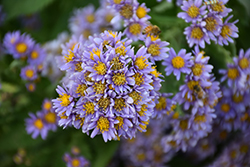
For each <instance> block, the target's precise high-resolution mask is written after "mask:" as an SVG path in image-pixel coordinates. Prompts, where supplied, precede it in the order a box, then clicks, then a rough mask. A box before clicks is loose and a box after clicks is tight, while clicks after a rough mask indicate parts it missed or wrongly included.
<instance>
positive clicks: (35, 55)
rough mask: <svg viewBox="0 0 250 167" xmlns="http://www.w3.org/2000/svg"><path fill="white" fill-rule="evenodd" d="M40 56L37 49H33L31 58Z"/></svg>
mask: <svg viewBox="0 0 250 167" xmlns="http://www.w3.org/2000/svg"><path fill="white" fill-rule="evenodd" d="M38 57H39V54H38V53H37V51H32V52H31V58H32V59H37V58H38Z"/></svg>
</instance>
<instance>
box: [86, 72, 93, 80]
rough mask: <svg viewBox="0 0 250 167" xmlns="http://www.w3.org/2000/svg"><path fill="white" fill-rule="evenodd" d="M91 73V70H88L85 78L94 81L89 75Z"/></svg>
mask: <svg viewBox="0 0 250 167" xmlns="http://www.w3.org/2000/svg"><path fill="white" fill-rule="evenodd" d="M90 73H91V72H89V71H87V72H86V73H85V74H84V78H85V80H86V81H88V82H92V81H93V80H92V78H91V77H89V74H90Z"/></svg>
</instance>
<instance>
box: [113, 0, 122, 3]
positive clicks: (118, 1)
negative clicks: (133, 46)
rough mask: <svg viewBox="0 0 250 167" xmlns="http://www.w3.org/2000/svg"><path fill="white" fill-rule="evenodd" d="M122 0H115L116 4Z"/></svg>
mask: <svg viewBox="0 0 250 167" xmlns="http://www.w3.org/2000/svg"><path fill="white" fill-rule="evenodd" d="M121 1H122V0H114V3H115V4H120V3H121Z"/></svg>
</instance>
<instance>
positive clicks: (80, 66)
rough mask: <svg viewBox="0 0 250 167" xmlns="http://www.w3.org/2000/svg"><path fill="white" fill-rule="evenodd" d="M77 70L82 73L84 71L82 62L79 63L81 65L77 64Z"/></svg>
mask: <svg viewBox="0 0 250 167" xmlns="http://www.w3.org/2000/svg"><path fill="white" fill-rule="evenodd" d="M75 70H76V71H78V72H81V71H82V70H83V69H82V62H79V63H76V64H75Z"/></svg>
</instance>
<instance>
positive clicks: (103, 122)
mask: <svg viewBox="0 0 250 167" xmlns="http://www.w3.org/2000/svg"><path fill="white" fill-rule="evenodd" d="M97 128H98V129H100V131H101V132H102V133H103V132H105V131H108V130H109V120H108V118H105V117H100V118H99V120H98V121H97Z"/></svg>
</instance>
